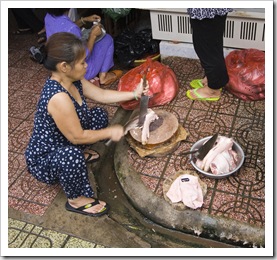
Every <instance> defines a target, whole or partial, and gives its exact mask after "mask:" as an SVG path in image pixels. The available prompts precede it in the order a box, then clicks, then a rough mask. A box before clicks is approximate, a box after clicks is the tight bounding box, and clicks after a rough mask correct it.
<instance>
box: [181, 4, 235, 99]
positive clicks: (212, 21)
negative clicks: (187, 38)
mask: <svg viewBox="0 0 277 260" xmlns="http://www.w3.org/2000/svg"><path fill="white" fill-rule="evenodd" d="M232 11H233V10H232V9H230V8H188V13H189V15H190V23H191V27H192V39H193V46H194V49H195V52H196V54H197V56H198V57H199V60H200V62H201V65H202V67H203V69H204V72H205V77H204V78H203V79H195V80H193V81H192V82H191V83H190V85H191V86H192V88H193V89H192V90H188V91H187V93H186V95H187V97H188V98H189V99H192V100H202V101H217V100H219V99H220V96H221V88H222V87H224V86H225V85H226V84H227V83H228V81H229V76H228V73H227V68H226V64H225V58H224V53H223V35H224V30H225V22H226V18H227V14H228V13H229V12H232Z"/></svg>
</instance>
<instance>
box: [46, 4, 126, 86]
mask: <svg viewBox="0 0 277 260" xmlns="http://www.w3.org/2000/svg"><path fill="white" fill-rule="evenodd" d="M68 12H69V8H55V9H54V8H53V9H47V14H46V16H45V19H44V23H45V29H46V36H47V38H49V37H50V36H51V35H53V34H54V33H58V32H70V33H73V34H75V35H76V36H77V37H79V38H80V39H82V31H81V27H83V26H84V25H86V24H87V23H90V24H92V23H93V22H100V21H101V17H100V16H98V15H91V16H87V17H81V18H80V19H79V20H77V21H75V22H73V21H72V20H70V18H69V17H68ZM101 33H102V31H101V27H100V25H98V26H95V27H94V28H92V30H91V32H90V34H89V37H88V40H87V50H86V62H87V64H88V68H87V72H86V75H85V78H86V79H87V80H92V81H94V79H95V78H96V79H98V77H97V76H99V81H100V84H103V85H109V84H111V83H113V82H115V81H116V80H117V79H119V78H120V77H121V76H122V74H123V72H122V71H121V70H113V71H110V69H111V68H112V67H113V66H114V61H113V56H114V42H113V38H112V37H111V36H110V35H109V34H106V35H105V36H104V37H103V38H102V39H101V40H99V41H96V38H97V37H98V36H99V35H101Z"/></svg>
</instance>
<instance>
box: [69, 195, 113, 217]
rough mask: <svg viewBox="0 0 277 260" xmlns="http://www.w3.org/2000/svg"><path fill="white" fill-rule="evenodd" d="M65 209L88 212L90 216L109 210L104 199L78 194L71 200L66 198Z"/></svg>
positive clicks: (86, 213)
mask: <svg viewBox="0 0 277 260" xmlns="http://www.w3.org/2000/svg"><path fill="white" fill-rule="evenodd" d="M66 209H67V210H69V211H73V212H76V213H80V214H84V215H88V214H90V215H91V216H95V217H97V216H102V215H104V214H106V213H107V212H108V210H109V206H108V205H107V203H106V202H104V201H101V200H98V199H94V198H87V197H84V196H80V197H78V198H76V199H73V200H70V199H68V201H67V203H66Z"/></svg>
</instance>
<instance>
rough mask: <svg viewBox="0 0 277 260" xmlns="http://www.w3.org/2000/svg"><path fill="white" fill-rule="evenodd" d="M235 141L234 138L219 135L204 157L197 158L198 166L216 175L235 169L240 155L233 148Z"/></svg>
mask: <svg viewBox="0 0 277 260" xmlns="http://www.w3.org/2000/svg"><path fill="white" fill-rule="evenodd" d="M233 143H234V141H233V139H232V138H228V137H224V136H219V137H218V139H217V141H216V143H215V145H214V147H213V148H212V149H211V150H210V151H209V152H208V154H207V155H206V156H205V157H204V159H203V160H199V159H197V161H196V166H197V167H199V168H200V169H201V170H203V171H205V172H208V171H211V172H212V173H213V174H215V175H218V174H224V173H228V172H231V171H233V170H234V169H235V168H236V166H237V162H238V155H237V153H236V152H235V151H234V150H233V149H232V147H233Z"/></svg>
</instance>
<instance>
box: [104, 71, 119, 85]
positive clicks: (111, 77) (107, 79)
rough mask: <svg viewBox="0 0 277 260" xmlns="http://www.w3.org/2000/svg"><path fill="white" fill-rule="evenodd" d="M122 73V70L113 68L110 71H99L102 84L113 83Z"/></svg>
mask: <svg viewBox="0 0 277 260" xmlns="http://www.w3.org/2000/svg"><path fill="white" fill-rule="evenodd" d="M122 74H123V71H122V70H113V71H110V72H102V73H99V78H100V84H102V85H109V84H112V83H113V82H115V81H116V80H118V79H120V77H121V76H122Z"/></svg>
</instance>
